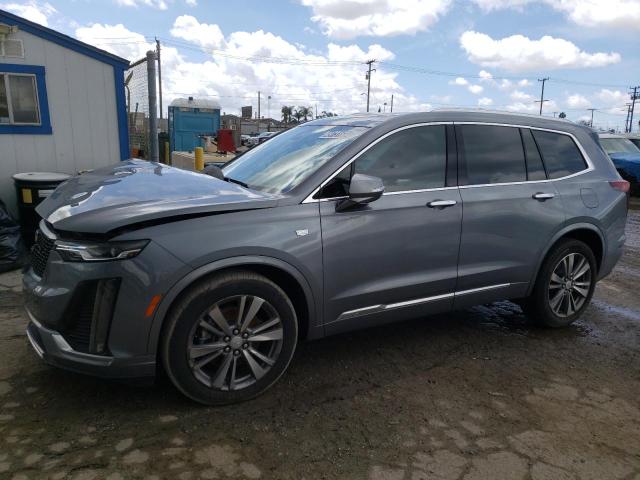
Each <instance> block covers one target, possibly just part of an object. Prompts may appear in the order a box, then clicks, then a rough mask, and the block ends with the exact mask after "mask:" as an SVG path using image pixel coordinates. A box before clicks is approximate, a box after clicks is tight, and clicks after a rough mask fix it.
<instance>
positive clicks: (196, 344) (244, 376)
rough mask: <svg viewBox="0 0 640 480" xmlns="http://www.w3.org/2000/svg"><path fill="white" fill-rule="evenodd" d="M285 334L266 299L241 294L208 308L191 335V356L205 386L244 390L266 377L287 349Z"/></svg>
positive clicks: (195, 372)
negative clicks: (284, 344) (283, 345)
mask: <svg viewBox="0 0 640 480" xmlns="http://www.w3.org/2000/svg"><path fill="white" fill-rule="evenodd" d="M283 337H284V330H283V325H282V321H281V319H280V317H279V315H278V312H277V311H276V309H275V308H274V307H273V306H272V305H271V304H270V303H269V302H267V301H266V300H264V299H263V298H260V297H257V296H253V295H236V296H232V297H227V298H224V299H222V300H220V301H218V302H216V303H214V304H213V305H212V306H211V307H210V308H208V309H207V310H206V311H205V312H204V313H203V314H202V315H201V316H200V318H199V320H198V322H197V323H196V324H195V325H194V327H193V329H192V331H191V334H190V335H189V343H188V345H187V355H188V356H189V365H190V367H191V371H192V372H193V375H194V376H195V378H196V379H198V381H199V382H201V383H203V384H205V385H206V386H208V387H210V388H213V389H216V390H224V391H230V390H241V389H243V388H247V387H249V386H251V385H253V384H254V383H255V382H257V381H258V380H260V379H261V378H262V377H264V376H265V375H266V374H267V372H268V371H269V370H270V369H271V367H272V366H273V365H274V364H275V363H276V361H277V359H278V357H279V355H280V351H281V349H282V343H283Z"/></svg>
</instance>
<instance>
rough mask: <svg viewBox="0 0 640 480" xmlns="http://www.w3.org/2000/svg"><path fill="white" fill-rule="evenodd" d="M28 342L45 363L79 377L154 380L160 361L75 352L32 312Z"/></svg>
mask: <svg viewBox="0 0 640 480" xmlns="http://www.w3.org/2000/svg"><path fill="white" fill-rule="evenodd" d="M25 312H26V315H27V316H28V318H29V325H28V326H27V332H26V333H27V338H28V339H29V343H31V346H32V347H33V349H34V351H35V352H36V354H37V355H38V357H40V358H41V359H42V360H43V361H44V362H45V363H47V364H49V365H52V366H54V367H59V368H63V369H65V370H70V371H73V372H77V373H83V374H87V375H93V376H98V377H103V378H140V377H152V376H154V375H155V373H156V357H155V355H149V356H136V357H131V358H122V357H117V358H116V357H112V356H107V355H93V354H90V353H83V352H78V351H76V350H74V349H73V348H72V347H71V345H69V343H68V342H67V341H66V340H65V339H64V337H63V336H62V335H61V334H60V333H59V332H57V331H55V330H51V329H49V328H46V327H44V326H43V325H42V324H41V323H40V322H39V321H38V320H37V319H36V318H35V317H34V316H33V314H32V313H31V312H30V311H29V310H28V309H25Z"/></svg>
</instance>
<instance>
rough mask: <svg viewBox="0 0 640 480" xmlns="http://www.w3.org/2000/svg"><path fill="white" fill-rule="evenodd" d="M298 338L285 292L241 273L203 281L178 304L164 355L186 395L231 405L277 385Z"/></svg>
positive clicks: (165, 333)
mask: <svg viewBox="0 0 640 480" xmlns="http://www.w3.org/2000/svg"><path fill="white" fill-rule="evenodd" d="M243 298H244V300H243ZM239 312H242V315H239ZM225 322H226V324H227V328H228V329H227V328H225V327H224V323H225ZM297 340H298V321H297V318H296V313H295V309H294V307H293V305H292V303H291V301H290V300H289V298H288V297H287V295H286V294H285V292H284V291H283V290H282V289H281V288H280V287H278V285H276V284H275V283H273V282H272V281H271V280H269V279H268V278H266V277H264V276H262V275H258V274H256V273H253V272H251V271H245V270H238V271H231V272H226V273H222V274H219V275H216V276H214V277H211V278H209V279H206V280H202V282H201V283H199V284H198V285H194V286H193V287H191V288H190V289H189V290H188V291H187V292H186V293H185V294H184V295H183V296H182V297H181V298H180V299H179V300H178V302H177V303H176V304H175V305H174V306H173V307H172V310H171V312H170V314H169V316H168V318H167V322H166V324H165V326H164V330H163V336H162V340H161V356H162V362H163V366H164V368H165V371H166V372H167V375H168V377H169V378H170V379H171V381H172V383H173V384H174V385H175V386H176V388H178V390H180V391H181V392H182V393H183V394H185V395H186V396H187V397H189V398H191V399H192V400H195V401H196V402H199V403H202V404H205V405H226V404H231V403H237V402H242V401H245V400H249V399H251V398H254V397H256V396H258V395H260V394H261V393H263V392H264V391H265V390H267V389H268V388H269V387H270V386H271V385H273V384H274V383H275V382H276V381H277V380H278V379H279V378H280V377H281V376H282V374H283V373H284V372H285V370H286V369H287V367H288V366H289V362H290V361H291V358H292V357H293V353H294V351H295V348H296V344H297ZM256 352H257V353H256ZM225 368H226V370H225Z"/></svg>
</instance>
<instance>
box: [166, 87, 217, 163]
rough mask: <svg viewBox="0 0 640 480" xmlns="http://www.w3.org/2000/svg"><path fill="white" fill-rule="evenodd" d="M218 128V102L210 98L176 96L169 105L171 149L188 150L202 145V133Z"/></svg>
mask: <svg viewBox="0 0 640 480" xmlns="http://www.w3.org/2000/svg"><path fill="white" fill-rule="evenodd" d="M219 129H220V104H219V103H218V102H216V101H215V100H210V99H197V98H196V99H194V98H193V97H189V98H176V99H175V100H174V101H172V102H171V105H169V142H170V149H171V151H172V152H173V151H178V152H190V151H192V150H193V149H194V148H195V147H200V146H202V142H201V138H200V136H202V135H216V133H217V132H218V130H219Z"/></svg>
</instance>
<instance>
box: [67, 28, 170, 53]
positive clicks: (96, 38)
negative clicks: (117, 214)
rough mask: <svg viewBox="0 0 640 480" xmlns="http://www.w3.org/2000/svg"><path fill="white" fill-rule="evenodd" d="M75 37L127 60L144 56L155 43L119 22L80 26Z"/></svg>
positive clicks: (153, 47)
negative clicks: (116, 23)
mask: <svg viewBox="0 0 640 480" xmlns="http://www.w3.org/2000/svg"><path fill="white" fill-rule="evenodd" d="M76 38H77V39H78V40H80V41H83V42H85V43H88V44H90V45H93V46H95V47H98V48H101V49H103V50H106V51H107V52H111V53H113V54H115V55H118V56H120V57H123V58H127V59H129V60H138V59H139V58H142V57H144V56H145V55H146V53H147V51H148V50H153V49H155V45H152V44H151V43H148V42H147V41H146V40H145V38H144V36H143V35H141V34H139V33H136V32H132V31H131V30H129V29H128V28H127V27H125V26H124V25H122V24H121V23H119V24H118V25H103V24H101V23H94V24H93V25H90V26H88V27H80V28H77V29H76ZM163 53H164V52H163Z"/></svg>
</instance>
